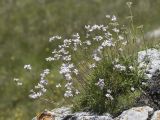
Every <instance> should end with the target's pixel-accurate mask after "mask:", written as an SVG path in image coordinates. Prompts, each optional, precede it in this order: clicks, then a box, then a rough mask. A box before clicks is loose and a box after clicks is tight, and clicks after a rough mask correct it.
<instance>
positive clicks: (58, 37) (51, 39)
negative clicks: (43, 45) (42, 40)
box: [49, 35, 62, 42]
mask: <svg viewBox="0 0 160 120" xmlns="http://www.w3.org/2000/svg"><path fill="white" fill-rule="evenodd" d="M56 39H58V40H60V39H62V37H61V36H58V35H57V36H53V37H51V38H49V42H52V41H55V40H56Z"/></svg>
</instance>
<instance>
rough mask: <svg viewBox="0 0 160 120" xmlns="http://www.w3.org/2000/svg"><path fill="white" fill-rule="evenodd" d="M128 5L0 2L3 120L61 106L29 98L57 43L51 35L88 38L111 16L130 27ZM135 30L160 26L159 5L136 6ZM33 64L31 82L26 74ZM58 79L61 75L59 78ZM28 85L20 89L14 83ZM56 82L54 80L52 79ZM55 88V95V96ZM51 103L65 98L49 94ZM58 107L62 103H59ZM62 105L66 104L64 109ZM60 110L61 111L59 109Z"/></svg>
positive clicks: (159, 1) (115, 1)
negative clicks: (87, 28)
mask: <svg viewBox="0 0 160 120" xmlns="http://www.w3.org/2000/svg"><path fill="white" fill-rule="evenodd" d="M126 2H127V0H0V95H1V96H0V120H22V119H23V120H30V119H31V118H33V117H34V116H35V115H36V114H37V113H39V112H41V111H43V110H44V109H46V108H47V109H53V108H54V107H56V104H54V105H52V104H48V103H46V104H44V103H43V102H41V101H39V100H35V101H34V100H31V99H29V98H28V94H29V90H30V89H31V88H32V87H33V85H34V84H35V83H36V82H37V81H38V78H39V77H38V76H39V74H40V72H41V70H43V68H45V67H46V66H47V67H49V68H52V67H53V68H55V69H56V65H50V64H48V63H46V62H45V59H44V58H46V57H48V55H49V53H50V51H51V50H52V49H53V48H54V47H55V46H56V43H52V44H50V43H49V42H48V38H49V37H51V36H52V35H63V36H64V37H68V36H70V35H71V34H72V33H77V32H80V33H83V32H84V25H86V24H103V23H105V15H106V14H115V15H117V16H118V17H119V19H120V21H121V22H122V23H125V22H126V21H127V20H126V17H127V16H128V15H129V10H128V8H127V6H126ZM132 2H133V13H134V24H135V25H136V26H139V25H142V24H143V25H144V31H145V32H147V31H150V30H153V29H155V28H158V27H159V25H160V0H154V1H153V0H132ZM24 64H31V65H32V66H33V67H34V69H33V72H32V73H31V74H32V77H31V75H30V74H28V73H27V74H26V72H25V71H24V70H23V66H24ZM55 74H56V75H55V76H57V78H58V79H61V78H59V77H58V75H57V73H55ZM14 77H19V78H21V79H22V81H23V82H24V85H23V86H20V87H17V86H16V84H15V83H14V81H13V78H14ZM51 81H52V82H54V79H51ZM54 89H55V88H54V86H53V91H54ZM50 96H53V97H52V99H54V100H58V101H61V100H60V99H61V97H59V96H56V94H54V92H53V93H52V91H51V92H50ZM57 104H58V103H57ZM61 104H62V105H63V101H62V103H61ZM57 106H58V105H57Z"/></svg>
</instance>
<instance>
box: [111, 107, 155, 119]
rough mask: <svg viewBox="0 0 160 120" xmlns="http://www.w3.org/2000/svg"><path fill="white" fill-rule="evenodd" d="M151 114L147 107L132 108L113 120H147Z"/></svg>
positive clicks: (151, 109) (150, 109)
mask: <svg viewBox="0 0 160 120" xmlns="http://www.w3.org/2000/svg"><path fill="white" fill-rule="evenodd" d="M152 112H153V108H150V107H148V106H144V107H134V108H131V109H129V110H126V111H124V112H123V113H122V114H121V115H120V116H118V117H117V118H115V119H114V120H147V119H148V117H149V115H150V114H151V113H152Z"/></svg>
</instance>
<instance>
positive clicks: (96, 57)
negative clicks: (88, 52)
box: [93, 54, 102, 62]
mask: <svg viewBox="0 0 160 120" xmlns="http://www.w3.org/2000/svg"><path fill="white" fill-rule="evenodd" d="M93 59H94V60H95V61H97V62H98V61H100V60H101V59H102V58H100V57H98V56H97V54H93Z"/></svg>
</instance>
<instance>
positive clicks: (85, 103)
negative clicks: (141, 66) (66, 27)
mask: <svg viewBox="0 0 160 120" xmlns="http://www.w3.org/2000/svg"><path fill="white" fill-rule="evenodd" d="M127 5H128V7H129V8H130V10H131V5H132V3H127ZM131 16H132V14H131ZM131 24H132V25H131V28H130V27H128V26H125V25H120V24H119V22H118V19H117V17H116V16H115V15H106V24H100V25H97V24H95V25H86V26H85V31H86V34H85V35H84V34H82V35H80V34H79V33H75V34H73V35H72V36H71V37H70V38H63V37H62V36H53V37H51V38H50V39H49V42H50V43H51V44H54V43H55V42H56V43H57V42H59V45H58V46H57V48H54V49H53V51H52V52H51V55H50V56H49V57H47V58H46V59H45V60H46V61H48V62H50V63H51V64H54V65H55V64H57V63H58V65H57V66H59V69H58V70H59V74H60V76H63V78H64V81H63V82H62V83H61V81H60V82H59V83H57V84H56V85H55V88H63V89H64V93H63V96H64V97H65V98H70V97H71V98H72V97H74V98H75V99H74V102H73V104H74V107H73V109H74V110H76V111H77V110H89V111H92V112H97V113H103V112H110V113H113V114H114V113H115V114H116V113H118V112H120V111H121V110H123V109H125V108H127V107H128V106H131V105H133V103H134V100H135V98H137V97H139V95H140V79H141V74H140V73H139V72H138V70H137V63H136V55H137V53H136V52H137V50H138V49H137V48H136V46H137V43H136V42H135V33H132V32H134V26H133V19H132V18H131ZM132 34H134V37H130V36H133V35H132ZM56 61H58V62H56ZM24 69H26V70H27V71H31V70H32V67H31V65H29V64H28V65H25V66H24ZM51 71H52V70H51V69H45V70H43V72H42V73H41V74H40V80H39V82H38V83H37V85H36V86H35V87H34V88H33V89H31V90H30V94H29V97H30V98H33V99H36V98H40V97H41V96H43V94H44V93H46V92H47V89H46V86H47V85H48V80H47V76H48V74H50V73H51ZM14 80H15V81H16V82H17V84H19V85H21V84H22V83H21V82H19V79H18V78H16V79H14ZM52 88H54V86H53V87H52ZM51 95H52V93H51ZM53 96H54V95H53Z"/></svg>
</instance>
